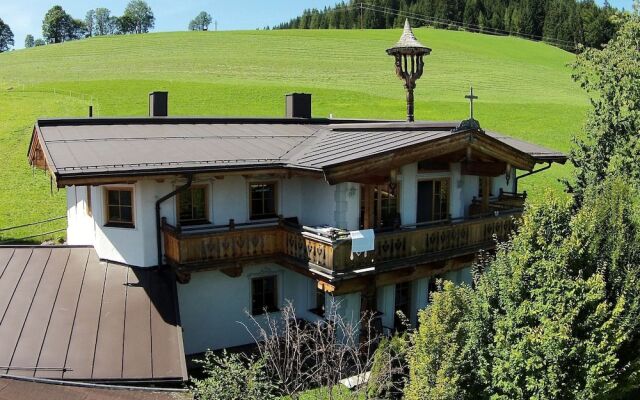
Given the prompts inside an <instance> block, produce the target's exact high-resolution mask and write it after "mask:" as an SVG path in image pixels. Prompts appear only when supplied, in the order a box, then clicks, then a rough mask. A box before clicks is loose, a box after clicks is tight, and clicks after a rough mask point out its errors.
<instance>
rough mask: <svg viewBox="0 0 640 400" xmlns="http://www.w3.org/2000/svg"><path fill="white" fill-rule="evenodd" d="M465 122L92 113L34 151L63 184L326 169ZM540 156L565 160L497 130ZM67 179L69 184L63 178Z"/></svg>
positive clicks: (40, 132) (44, 124)
mask: <svg viewBox="0 0 640 400" xmlns="http://www.w3.org/2000/svg"><path fill="white" fill-rule="evenodd" d="M457 126H458V122H455V121H454V122H417V123H406V122H397V121H396V122H394V121H388V122H379V121H354V120H330V119H229V118H227V119H215V118H157V117H156V118H153V117H152V118H123V119H118V118H104V119H101V118H88V119H56V120H39V121H38V123H37V125H36V126H35V128H34V134H33V138H32V143H31V147H30V152H29V157H30V161H31V163H32V165H38V166H41V167H44V168H46V169H49V170H50V171H51V172H53V174H54V175H55V178H56V180H57V181H58V184H59V185H62V186H63V184H64V182H65V179H72V178H76V177H88V176H96V177H101V176H118V175H121V176H128V175H153V174H171V173H182V172H191V173H195V172H210V171H212V172H218V171H228V170H255V169H273V168H285V169H296V170H302V171H307V172H310V173H319V174H322V173H324V172H326V171H327V169H329V168H331V167H333V166H335V165H339V164H343V163H346V162H353V161H357V160H363V159H367V158H368V157H374V156H376V155H381V154H385V153H386V152H390V151H397V150H398V149H405V148H411V147H412V146H417V145H424V144H426V143H430V142H436V141H438V140H441V139H444V138H447V137H452V136H455V135H460V131H457V130H456V129H455V128H456V127H457ZM475 134H476V135H481V136H484V137H486V138H488V139H491V140H494V141H496V143H497V142H500V143H502V144H503V145H506V146H508V147H510V148H512V149H513V150H514V151H516V152H520V153H522V154H523V156H527V157H531V158H532V160H533V162H551V161H555V162H561V163H564V162H565V161H566V156H565V155H564V154H562V153H559V152H557V151H553V150H549V149H546V148H543V147H541V146H537V145H534V144H531V143H527V142H525V141H522V140H518V139H514V138H511V137H508V136H505V135H501V134H496V133H486V134H485V133H484V132H481V131H478V132H475ZM61 183H62V184H61Z"/></svg>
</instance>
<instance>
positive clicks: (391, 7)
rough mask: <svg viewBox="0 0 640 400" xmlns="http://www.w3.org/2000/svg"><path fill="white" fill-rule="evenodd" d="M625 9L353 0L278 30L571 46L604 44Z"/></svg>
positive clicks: (559, 2)
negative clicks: (422, 30)
mask: <svg viewBox="0 0 640 400" xmlns="http://www.w3.org/2000/svg"><path fill="white" fill-rule="evenodd" d="M619 13H620V12H619V11H618V10H617V9H615V8H614V7H612V6H611V5H610V4H609V3H608V2H606V1H605V3H604V4H603V5H602V6H599V5H598V4H596V3H595V1H594V0H583V1H576V0H451V1H449V0H369V1H367V2H360V1H356V0H351V1H350V2H348V3H346V2H342V3H339V4H337V5H335V6H334V7H326V8H324V9H323V10H318V9H307V10H305V11H304V12H303V14H302V15H300V16H298V17H296V18H293V19H291V20H290V21H288V22H284V23H281V24H279V25H277V26H274V27H273V29H358V28H363V29H384V28H399V27H402V25H403V23H404V20H405V18H409V20H410V21H411V24H412V25H413V26H416V27H419V26H425V25H427V26H433V27H436V28H444V29H464V30H469V31H474V32H482V33H487V34H495V35H517V36H521V37H525V38H528V39H533V40H544V41H546V42H548V43H550V44H553V45H555V46H558V47H562V48H564V49H567V50H575V49H577V48H578V47H579V46H580V45H583V46H586V47H594V48H600V47H602V45H603V44H604V43H607V42H608V41H609V40H610V39H611V38H612V37H613V36H614V35H615V32H616V23H615V16H617V15H619Z"/></svg>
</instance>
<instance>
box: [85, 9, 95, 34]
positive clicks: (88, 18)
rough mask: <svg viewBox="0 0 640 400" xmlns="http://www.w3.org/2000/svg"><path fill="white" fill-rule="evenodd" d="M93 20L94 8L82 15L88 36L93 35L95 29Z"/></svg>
mask: <svg viewBox="0 0 640 400" xmlns="http://www.w3.org/2000/svg"><path fill="white" fill-rule="evenodd" d="M95 22H96V10H89V11H87V15H86V16H85V17H84V23H85V26H86V27H87V34H88V36H93V34H94V31H95Z"/></svg>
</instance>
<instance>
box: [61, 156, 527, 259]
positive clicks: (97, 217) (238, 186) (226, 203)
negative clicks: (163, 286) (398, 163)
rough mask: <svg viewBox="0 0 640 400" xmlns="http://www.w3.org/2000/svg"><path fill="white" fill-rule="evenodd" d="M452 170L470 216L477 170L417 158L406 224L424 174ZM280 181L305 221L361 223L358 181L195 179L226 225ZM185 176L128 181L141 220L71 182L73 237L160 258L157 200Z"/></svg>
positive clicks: (281, 200)
mask: <svg viewBox="0 0 640 400" xmlns="http://www.w3.org/2000/svg"><path fill="white" fill-rule="evenodd" d="M442 177H447V178H449V179H450V182H451V195H450V213H451V216H452V217H453V218H458V217H464V216H466V214H467V212H468V206H469V204H470V203H471V200H472V199H473V197H474V196H477V195H478V184H479V183H478V182H479V178H478V177H477V176H468V175H460V164H459V163H453V164H451V170H450V171H448V172H438V173H418V169H417V164H416V163H412V164H409V165H405V166H404V167H402V168H401V174H400V178H399V180H400V204H399V207H400V214H401V219H402V224H405V225H408V224H413V223H415V222H416V214H417V185H418V181H419V180H422V179H434V178H442ZM514 177H515V171H513V174H512V178H511V179H510V181H509V184H508V185H507V183H506V179H505V177H504V175H501V176H499V177H496V178H494V179H493V183H492V189H493V193H494V195H497V194H498V192H499V189H500V188H501V187H502V188H503V189H504V190H506V191H512V190H513V187H514V182H515V179H514ZM260 181H269V182H274V181H275V182H277V192H278V193H277V207H278V210H277V212H278V214H280V215H282V216H284V217H297V218H298V221H299V222H300V223H301V224H303V225H309V226H317V225H330V226H335V227H338V228H343V229H347V230H356V229H358V225H359V217H360V185H359V184H356V183H340V184H338V185H333V186H332V185H329V184H328V183H327V182H326V181H325V180H323V179H318V178H312V177H291V178H273V177H272V178H269V177H262V178H255V179H253V178H252V179H246V178H244V177H242V176H225V177H223V178H222V179H219V178H213V177H211V178H207V179H196V180H195V181H194V184H205V185H207V191H208V195H209V204H208V205H209V218H210V221H211V223H213V224H214V225H226V224H228V223H229V220H230V219H234V220H235V222H236V223H246V222H250V219H249V212H250V211H249V183H250V182H260ZM185 182H186V180H185V179H184V178H175V177H174V178H167V179H165V180H162V181H157V180H150V179H142V180H139V181H138V182H137V183H135V184H132V185H116V186H129V187H133V188H134V202H135V203H134V217H135V228H133V229H131V228H115V227H106V226H104V225H105V213H104V209H103V208H104V192H105V187H104V186H95V187H91V189H90V190H91V193H92V196H91V200H92V201H91V202H92V204H91V209H92V215H88V214H87V212H86V197H87V196H86V188H85V187H84V186H81V187H74V186H71V187H68V188H67V217H68V229H67V238H68V243H69V244H78V245H94V246H95V247H96V251H97V252H98V255H99V256H100V257H101V258H104V259H108V260H112V261H117V262H123V263H126V264H130V265H135V266H153V265H156V264H157V252H156V221H155V202H156V201H157V200H158V199H159V198H160V197H162V196H164V195H166V194H167V193H169V192H171V191H173V190H175V189H176V188H177V187H178V186H180V185H182V184H184V183H185ZM161 215H162V216H163V217H166V218H167V221H168V222H169V223H171V224H175V222H176V198H175V197H173V198H171V199H169V200H167V201H165V202H164V203H163V204H162V206H161Z"/></svg>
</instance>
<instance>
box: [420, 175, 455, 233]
mask: <svg viewBox="0 0 640 400" xmlns="http://www.w3.org/2000/svg"><path fill="white" fill-rule="evenodd" d="M421 182H432V185H433V186H432V194H431V196H432V197H431V211H430V212H431V219H430V220H427V221H422V222H430V223H432V222H440V221H446V220H447V219H449V215H450V213H451V177H448V176H447V177H437V178H435V177H434V178H419V179H418V181H417V183H416V185H418V186H419V185H420V183H421ZM436 183H439V184H440V191H438V192H436ZM443 186H445V187H446V190H444V191H443V190H442V187H443ZM418 190H419V189H418ZM443 194H444V196H443ZM443 197H444V198H445V201H444V202H443V201H442V198H443ZM417 200H418V198H416V202H417ZM436 204H438V205H439V206H436ZM443 204H444V205H445V207H442V206H443ZM419 208H420V204H419V203H418V204H416V210H419ZM418 213H419V211H418V212H417V213H416V214H417V215H416V220H418V219H419V218H417V217H418V215H419V214H418Z"/></svg>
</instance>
